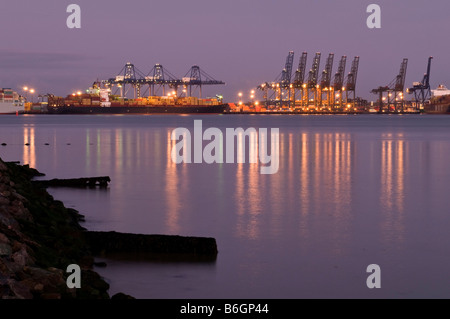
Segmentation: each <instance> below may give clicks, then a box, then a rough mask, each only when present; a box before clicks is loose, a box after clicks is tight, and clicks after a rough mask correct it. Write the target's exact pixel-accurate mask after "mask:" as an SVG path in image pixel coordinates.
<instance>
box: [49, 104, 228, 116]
mask: <svg viewBox="0 0 450 319" xmlns="http://www.w3.org/2000/svg"><path fill="white" fill-rule="evenodd" d="M227 106H228V105H227V104H219V105H207V106H205V105H180V106H179V105H153V106H142V105H137V106H109V107H105V106H98V105H92V106H90V105H84V106H66V105H64V106H55V107H52V106H49V107H48V108H47V113H49V114H190V113H224V112H225V111H226V110H227Z"/></svg>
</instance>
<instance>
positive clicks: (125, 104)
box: [46, 84, 228, 114]
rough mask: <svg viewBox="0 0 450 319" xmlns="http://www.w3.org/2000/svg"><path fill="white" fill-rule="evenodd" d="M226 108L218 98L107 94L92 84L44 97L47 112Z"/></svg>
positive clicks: (161, 111)
mask: <svg viewBox="0 0 450 319" xmlns="http://www.w3.org/2000/svg"><path fill="white" fill-rule="evenodd" d="M227 109H228V104H224V103H222V101H221V98H218V97H217V98H208V99H200V98H197V97H177V96H175V95H172V96H171V95H169V96H148V97H139V98H134V99H129V98H125V97H122V96H118V95H111V91H110V89H108V88H101V87H100V86H96V85H95V84H94V86H93V87H91V88H89V89H88V90H86V93H81V92H77V93H73V94H71V95H68V96H67V97H65V98H63V97H57V96H53V95H50V96H48V104H47V110H46V112H47V113H49V114H127V113H130V114H153V113H157V114H165V113H168V114H170V113H179V114H189V113H223V112H225V111H226V110H227Z"/></svg>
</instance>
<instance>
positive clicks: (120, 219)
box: [0, 115, 450, 298]
mask: <svg viewBox="0 0 450 319" xmlns="http://www.w3.org/2000/svg"><path fill="white" fill-rule="evenodd" d="M195 119H201V120H203V127H204V129H206V128H207V127H217V128H219V129H221V130H223V131H225V128H236V127H242V128H244V129H245V128H249V127H254V128H256V129H258V128H279V130H280V143H279V145H280V153H279V155H280V167H279V171H278V173H276V174H273V175H261V174H260V170H259V168H260V167H259V164H249V163H244V164H226V163H225V164H178V165H177V164H174V163H173V162H172V160H171V157H170V152H171V149H172V147H173V145H174V142H173V141H171V139H170V133H171V131H172V130H173V129H175V128H177V127H186V128H189V129H192V128H193V121H194V120H195ZM0 143H7V146H0V157H1V158H2V159H3V160H6V161H16V160H19V161H21V163H24V164H30V166H32V167H35V168H37V169H38V170H40V171H42V172H44V173H46V175H47V176H46V177H45V178H48V179H50V178H71V177H84V176H103V175H108V176H110V177H111V180H112V182H111V183H110V186H109V188H108V189H107V190H100V189H96V190H88V189H87V190H84V189H78V190H77V189H65V188H51V189H50V190H49V191H50V192H51V193H52V194H53V195H54V196H55V198H57V199H60V200H62V201H64V203H65V204H66V206H68V207H74V208H75V209H77V210H79V211H80V212H81V213H82V214H84V215H85V216H86V223H85V224H84V226H85V227H86V228H88V229H90V230H105V231H107V230H115V231H120V232H130V233H144V234H177V235H185V236H208V237H214V238H216V240H217V244H218V249H219V254H218V257H217V260H216V261H215V262H210V263H199V262H162V261H159V262H157V261H153V262H151V261H139V262H137V261H136V262H135V261H124V260H107V263H108V266H107V267H106V268H97V269H96V270H97V271H98V272H99V273H100V274H102V275H103V276H104V277H105V278H106V280H107V281H108V282H109V283H110V285H111V290H110V292H111V294H114V293H116V292H119V291H122V292H125V293H128V294H131V295H133V296H135V297H137V298H450V279H449V278H450V276H449V275H450V209H449V207H450V117H448V116H429V115H411V116H389V115H382V116H379V115H367V116H365V115H358V116H289V115H270V116H267V115H265V116H264V115H192V116H191V115H189V116H179V115H152V116H133V115H129V116H128V115H127V116H57V115H55V116H46V115H36V116H1V117H0ZM25 143H29V144H30V145H29V146H26V145H25ZM45 143H49V145H45ZM369 264H378V265H380V267H381V285H382V287H381V289H368V288H367V286H366V279H367V276H368V275H369V274H368V273H366V267H367V266H368V265H369Z"/></svg>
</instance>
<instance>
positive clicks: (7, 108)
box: [0, 88, 25, 114]
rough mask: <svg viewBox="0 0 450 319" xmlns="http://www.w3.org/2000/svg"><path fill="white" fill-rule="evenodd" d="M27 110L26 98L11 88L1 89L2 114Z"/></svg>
mask: <svg viewBox="0 0 450 319" xmlns="http://www.w3.org/2000/svg"><path fill="white" fill-rule="evenodd" d="M24 111H25V101H24V99H23V98H22V97H21V96H20V95H19V94H18V93H17V92H15V91H13V90H12V89H10V88H2V89H0V114H17V113H23V112H24Z"/></svg>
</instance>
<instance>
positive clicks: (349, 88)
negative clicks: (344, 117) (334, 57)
mask: <svg viewBox="0 0 450 319" xmlns="http://www.w3.org/2000/svg"><path fill="white" fill-rule="evenodd" d="M358 69H359V56H356V57H354V59H353V61H352V67H351V69H350V72H349V74H348V75H347V83H346V85H345V103H348V96H349V94H350V93H353V99H352V103H353V107H355V103H356V79H357V78H358Z"/></svg>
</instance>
